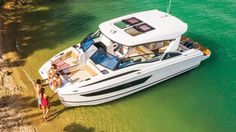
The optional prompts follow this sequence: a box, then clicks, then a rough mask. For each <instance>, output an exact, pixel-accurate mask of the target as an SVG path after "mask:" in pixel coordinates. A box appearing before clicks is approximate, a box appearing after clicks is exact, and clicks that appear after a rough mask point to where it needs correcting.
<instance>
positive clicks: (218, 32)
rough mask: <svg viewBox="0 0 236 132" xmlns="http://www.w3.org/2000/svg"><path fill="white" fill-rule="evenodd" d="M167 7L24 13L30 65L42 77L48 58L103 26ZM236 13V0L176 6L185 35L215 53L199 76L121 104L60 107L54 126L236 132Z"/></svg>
mask: <svg viewBox="0 0 236 132" xmlns="http://www.w3.org/2000/svg"><path fill="white" fill-rule="evenodd" d="M167 5H168V1H164V0H147V1H142V0H130V1H115V2H114V1H112V0H104V1H95V0H91V1H79V0H77V1H76V0H73V1H71V2H55V3H48V4H46V5H42V7H40V8H37V9H35V10H33V11H30V12H28V13H27V14H24V15H23V18H24V20H23V24H21V25H20V27H21V29H20V30H19V38H20V42H21V43H22V44H23V45H24V50H25V56H27V62H26V64H25V66H24V67H23V68H24V69H25V70H26V71H27V73H28V74H29V75H30V76H31V77H33V78H37V77H39V75H38V69H39V67H40V66H41V65H42V64H43V63H44V62H45V61H47V60H48V59H49V58H50V57H52V56H53V55H54V54H56V53H58V52H59V51H61V50H63V49H65V48H67V47H69V46H71V45H73V44H76V43H79V42H80V41H81V40H82V38H83V37H84V36H85V35H87V34H88V33H90V32H93V31H95V30H96V29H97V26H98V24H99V23H101V22H103V21H106V20H109V19H112V18H115V17H118V16H122V15H126V14H129V13H133V12H139V11H143V10H149V9H159V10H162V11H165V10H166V7H167ZM235 9H236V2H235V0H226V1H215V0H201V1H199V0H191V1H190V0H182V1H180V0H179V1H174V2H173V3H172V8H171V13H172V14H173V15H175V16H177V17H178V18H180V19H181V20H183V21H184V22H186V23H188V25H189V28H188V32H187V33H186V34H185V35H187V36H188V37H191V38H193V39H194V40H197V41H199V42H200V43H202V44H203V45H205V46H206V47H208V48H210V49H211V51H212V56H211V58H209V59H208V60H206V61H204V62H203V63H202V64H201V65H200V67H198V68H197V69H195V70H193V71H190V72H187V73H185V74H182V75H180V76H178V77H175V78H173V79H170V80H168V81H166V82H163V83H161V84H158V85H156V86H153V87H151V88H149V89H147V90H145V91H142V92H139V93H137V94H134V95H131V96H129V97H126V98H123V99H120V100H118V101H114V102H111V103H107V104H104V105H100V106H95V107H78V108H73V109H63V107H62V106H57V107H56V108H55V109H53V110H52V113H53V112H57V111H58V110H60V111H59V113H60V114H59V116H57V117H56V118H55V119H54V120H53V121H52V122H54V123H51V125H54V126H55V127H54V128H53V129H54V130H55V129H56V130H62V129H63V128H65V127H66V126H68V124H71V123H72V124H73V123H76V124H80V125H82V126H85V127H87V128H91V129H94V130H95V131H122V132H124V131H135V132H143V131H147V132H151V131H162V132H164V131H171V132H173V131H179V132H189V131H191V132H199V131H201V132H209V131H214V132H215V131H219V132H221V131H227V132H230V131H232V132H233V131H235V130H236V78H235V76H236V70H235V67H236V54H235V52H236V45H235V44H236V39H235V36H236V11H235ZM65 122H66V123H65ZM55 124H59V125H55ZM49 125H50V124H47V125H46V126H49ZM46 126H41V127H46Z"/></svg>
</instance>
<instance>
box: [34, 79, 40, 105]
mask: <svg viewBox="0 0 236 132" xmlns="http://www.w3.org/2000/svg"><path fill="white" fill-rule="evenodd" d="M34 87H35V91H36V98H37V102H38V108H39V109H41V108H42V102H41V98H40V91H41V88H42V81H41V80H40V79H37V80H36V83H35V86H34Z"/></svg>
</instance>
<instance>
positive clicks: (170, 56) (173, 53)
mask: <svg viewBox="0 0 236 132" xmlns="http://www.w3.org/2000/svg"><path fill="white" fill-rule="evenodd" d="M179 55H181V54H180V53H178V52H171V53H166V54H165V56H164V57H163V58H162V60H166V59H169V58H172V57H175V56H179Z"/></svg>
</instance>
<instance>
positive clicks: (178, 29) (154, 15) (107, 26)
mask: <svg viewBox="0 0 236 132" xmlns="http://www.w3.org/2000/svg"><path fill="white" fill-rule="evenodd" d="M129 18H137V19H138V20H141V21H142V22H141V24H147V25H148V26H150V27H152V28H154V29H153V30H148V31H147V32H143V33H141V34H138V35H135V36H132V35H130V34H129V33H127V32H126V31H127V29H129V28H131V27H132V26H128V27H125V28H124V29H122V28H119V27H118V26H116V25H115V23H118V22H121V21H122V20H125V19H129ZM137 25H140V23H138V24H137ZM99 29H100V31H101V32H102V33H103V34H104V35H105V36H106V37H108V38H109V39H111V40H112V41H115V42H117V43H120V44H123V45H126V46H136V45H140V44H144V43H148V42H154V41H162V40H171V39H176V38H177V37H179V36H181V35H182V34H184V33H185V32H186V31H187V24H186V23H184V22H182V21H181V20H179V19H178V18H176V17H174V16H172V15H170V14H168V13H165V12H161V11H158V10H149V11H143V12H139V13H134V14H129V15H126V16H122V17H118V18H115V19H112V20H109V21H106V22H103V23H101V24H100V25H99Z"/></svg>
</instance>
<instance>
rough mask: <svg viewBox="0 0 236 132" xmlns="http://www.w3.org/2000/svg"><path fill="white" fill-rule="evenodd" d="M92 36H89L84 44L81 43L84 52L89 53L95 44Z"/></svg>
mask: <svg viewBox="0 0 236 132" xmlns="http://www.w3.org/2000/svg"><path fill="white" fill-rule="evenodd" d="M91 35H92V34H89V35H88V36H87V37H86V38H85V39H84V40H83V41H82V42H81V48H82V49H83V51H84V52H85V51H87V50H88V49H89V47H90V46H91V45H93V44H94V41H93V38H92V37H91Z"/></svg>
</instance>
